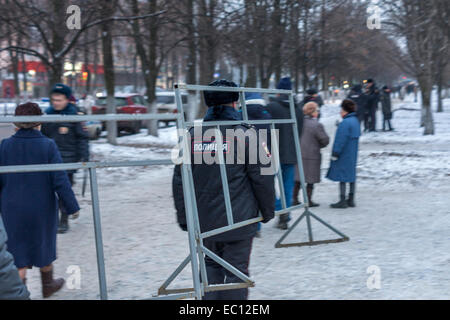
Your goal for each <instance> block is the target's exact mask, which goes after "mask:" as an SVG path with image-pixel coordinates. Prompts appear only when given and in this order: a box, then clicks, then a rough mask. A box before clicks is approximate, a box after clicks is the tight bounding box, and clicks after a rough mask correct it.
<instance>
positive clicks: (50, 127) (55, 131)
mask: <svg viewBox="0 0 450 320" xmlns="http://www.w3.org/2000/svg"><path fill="white" fill-rule="evenodd" d="M45 113H47V114H49V115H77V114H78V109H77V107H76V106H75V105H73V104H71V103H69V104H68V105H67V107H66V108H65V109H64V110H62V111H56V110H55V109H53V108H52V107H50V108H48V109H47V110H46V111H45ZM42 133H43V134H44V135H46V136H47V137H49V138H50V139H53V140H55V142H56V145H57V146H58V149H59V152H60V153H61V157H62V160H63V162H65V163H70V162H79V161H88V160H89V136H88V133H87V131H86V130H85V129H84V128H83V123H81V122H54V123H50V122H47V123H43V125H42Z"/></svg>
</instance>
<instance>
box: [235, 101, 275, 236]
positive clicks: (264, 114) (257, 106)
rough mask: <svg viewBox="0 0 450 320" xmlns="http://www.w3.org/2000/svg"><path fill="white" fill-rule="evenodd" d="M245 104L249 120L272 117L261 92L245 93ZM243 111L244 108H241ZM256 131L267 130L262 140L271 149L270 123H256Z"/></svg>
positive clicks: (260, 226)
mask: <svg viewBox="0 0 450 320" xmlns="http://www.w3.org/2000/svg"><path fill="white" fill-rule="evenodd" d="M245 105H246V107H247V115H248V119H249V120H268V119H272V117H271V115H270V113H269V111H267V108H266V106H267V103H266V101H265V100H264V98H263V97H262V95H261V94H260V93H257V92H246V93H245ZM240 111H241V112H242V110H240ZM255 128H256V132H257V133H258V134H259V133H260V130H265V133H266V141H261V143H264V144H265V145H266V146H267V149H268V150H269V152H270V150H271V141H270V124H256V125H255ZM261 229H262V223H261V222H258V229H257V231H256V237H257V238H260V237H261Z"/></svg>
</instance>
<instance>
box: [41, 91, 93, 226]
mask: <svg viewBox="0 0 450 320" xmlns="http://www.w3.org/2000/svg"><path fill="white" fill-rule="evenodd" d="M50 99H51V103H52V105H51V106H50V107H49V108H48V109H47V110H45V113H46V114H49V115H77V114H79V110H78V108H77V106H75V105H74V104H73V103H71V102H70V101H73V100H74V98H73V96H72V90H71V89H70V87H68V86H66V85H64V84H60V83H58V84H56V85H55V86H54V87H53V89H52V91H51V93H50ZM42 133H43V134H44V135H45V136H47V137H49V138H50V139H53V140H55V142H56V145H57V146H58V149H59V152H60V153H61V157H62V160H63V162H64V163H71V162H80V161H81V162H87V161H89V135H88V132H87V129H86V128H85V127H84V124H83V123H80V122H55V123H45V124H43V126H42ZM67 173H68V176H69V180H70V183H71V184H72V185H73V183H74V180H73V175H74V173H75V170H70V171H68V172H67ZM59 207H60V209H61V218H60V221H59V226H58V233H65V232H67V231H68V230H69V220H68V214H67V212H66V210H65V207H64V205H63V204H62V203H60V206H59ZM74 217H78V215H74Z"/></svg>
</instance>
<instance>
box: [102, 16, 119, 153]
mask: <svg viewBox="0 0 450 320" xmlns="http://www.w3.org/2000/svg"><path fill="white" fill-rule="evenodd" d="M102 52H103V66H104V77H105V87H106V95H107V97H106V112H107V113H112V114H115V113H116V106H115V99H114V94H115V92H114V85H115V79H114V56H113V45H112V35H111V25H110V24H109V23H105V24H103V25H102ZM106 129H107V131H108V142H109V143H110V144H113V145H116V144H117V121H108V122H107V123H106Z"/></svg>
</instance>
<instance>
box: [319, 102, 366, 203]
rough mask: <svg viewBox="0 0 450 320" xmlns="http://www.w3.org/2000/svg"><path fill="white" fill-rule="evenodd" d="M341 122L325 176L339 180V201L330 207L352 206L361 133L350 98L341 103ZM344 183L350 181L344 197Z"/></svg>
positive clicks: (354, 107)
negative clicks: (347, 195)
mask: <svg viewBox="0 0 450 320" xmlns="http://www.w3.org/2000/svg"><path fill="white" fill-rule="evenodd" d="M341 108H342V109H341V116H342V118H343V120H342V122H341V123H340V124H339V127H338V129H337V132H336V137H335V140H334V144H333V150H332V155H331V163H330V168H329V169H328V173H327V178H328V179H330V180H333V181H338V182H339V187H340V201H339V202H337V203H333V204H332V205H331V207H332V208H342V209H343V208H347V207H354V206H355V202H354V196H355V181H356V163H357V159H358V143H359V137H360V135H361V129H360V126H359V122H358V118H357V116H356V112H355V110H356V104H355V102H353V101H352V100H348V99H346V100H344V101H342V104H341ZM346 183H350V193H349V197H348V199H347V200H346V199H345V188H346Z"/></svg>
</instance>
